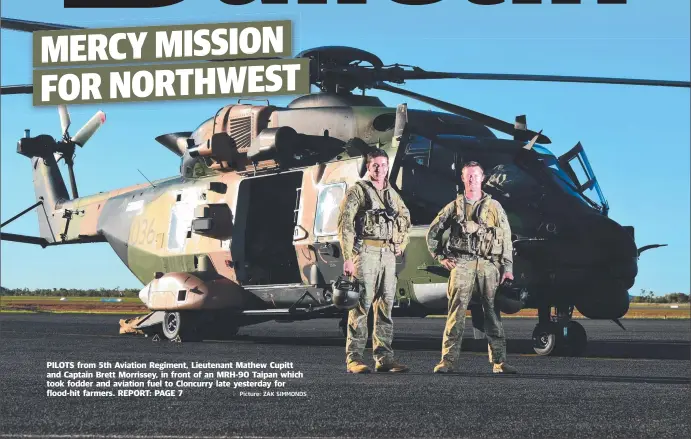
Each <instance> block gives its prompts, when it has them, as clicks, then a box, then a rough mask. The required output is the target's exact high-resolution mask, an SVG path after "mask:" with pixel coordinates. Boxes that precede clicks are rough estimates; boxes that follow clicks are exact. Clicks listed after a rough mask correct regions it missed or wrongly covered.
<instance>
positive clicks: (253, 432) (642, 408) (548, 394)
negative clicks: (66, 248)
mask: <svg viewBox="0 0 691 439" xmlns="http://www.w3.org/2000/svg"><path fill="white" fill-rule="evenodd" d="M121 317H122V316H103V315H68V314H63V315H57V314H51V315H32V314H5V315H0V354H1V361H0V364H1V365H0V373H1V376H2V379H1V381H2V388H1V392H2V393H1V394H2V398H0V400H1V401H0V404H1V407H0V435H1V436H19V435H22V436H23V435H41V436H47V435H65V436H66V435H69V436H79V435H81V436H83V437H84V436H89V435H99V436H100V435H112V436H119V437H133V436H140V437H152V436H154V437H155V436H167V437H176V436H208V437H211V436H225V437H265V436H270V437H276V436H279V437H491V438H499V437H626V438H630V437H655V438H661V437H689V433H690V432H691V429H690V426H689V417H688V413H689V402H690V401H689V399H690V398H689V390H690V387H691V386H690V378H689V372H690V371H691V362H690V352H691V350H690V343H689V340H690V336H691V329H690V327H689V325H690V321H689V320H624V321H623V324H624V325H625V326H626V328H627V331H623V330H622V329H621V328H619V327H617V326H616V325H615V324H614V323H612V322H607V321H591V320H581V321H580V322H581V323H582V324H583V326H584V327H585V328H586V330H587V331H588V337H589V340H590V343H589V346H588V350H587V352H586V354H585V356H584V357H581V358H569V357H539V356H536V355H534V353H533V350H532V344H531V341H530V337H531V333H532V330H533V327H534V325H535V323H536V322H535V320H533V319H506V320H505V330H506V332H507V334H508V337H509V341H508V346H509V355H508V362H509V363H510V364H512V365H514V366H516V367H517V368H518V369H519V374H518V375H513V376H503V375H493V374H491V373H490V372H491V368H490V365H489V363H488V361H487V351H486V344H484V343H482V342H480V341H473V340H470V339H467V340H464V345H463V349H464V351H463V353H462V355H461V361H460V365H459V367H461V370H460V371H459V372H458V373H456V374H453V375H447V376H443V375H442V376H440V375H433V374H432V368H433V367H434V365H435V363H436V362H437V361H438V359H439V348H440V344H441V331H442V328H443V325H444V320H443V319H430V318H428V319H414V318H397V319H395V320H394V322H395V328H396V339H395V342H394V349H395V350H396V354H397V357H398V358H399V359H400V360H401V361H403V362H405V363H406V364H408V365H409V366H410V367H411V371H410V372H409V373H407V374H375V373H372V374H369V375H351V374H346V373H345V363H344V341H343V339H342V338H341V337H340V334H339V331H338V329H337V321H336V320H313V321H306V322H295V323H284V324H279V323H263V324H260V325H256V326H252V327H246V328H242V329H241V330H240V334H239V337H238V338H237V339H236V340H230V341H206V342H203V343H183V344H180V343H170V342H167V341H164V342H152V340H151V338H144V337H143V336H131V335H118V334H117V330H118V327H119V326H118V320H119V319H120V318H121ZM468 320H469V319H468ZM471 336H472V330H471V327H470V325H468V326H466V333H465V337H466V338H468V337H471ZM367 355H368V356H369V358H370V363H371V350H370V349H368V351H367ZM47 362H74V363H76V362H82V363H87V362H94V363H99V362H110V363H111V366H112V365H114V364H115V362H138V363H146V364H147V366H148V363H149V362H159V363H160V362H169V363H182V362H186V363H187V364H188V365H191V364H192V362H198V363H203V362H214V363H222V362H233V363H235V362H259V363H267V365H268V364H269V363H271V362H275V363H292V367H293V369H290V370H292V371H293V372H301V373H302V375H303V377H302V378H293V379H290V378H277V379H272V378H269V379H255V378H253V377H252V375H251V371H253V370H254V371H263V372H270V373H273V372H276V370H272V369H269V368H266V369H244V371H247V372H249V374H250V377H249V378H248V379H238V378H237V377H236V379H226V380H225V381H226V382H230V383H231V384H232V382H246V381H249V382H260V381H261V382H274V381H282V382H284V383H286V384H285V387H283V388H280V389H276V388H273V387H272V388H270V389H268V391H273V392H275V393H274V396H247V394H248V393H254V392H258V393H259V394H260V395H261V394H263V390H265V389H262V388H243V389H233V388H217V387H215V386H214V387H213V388H194V387H191V388H181V389H179V390H182V391H183V392H182V395H181V396H177V395H176V396H169V397H162V396H161V397H154V396H142V397H134V396H130V397H124V396H122V397H117V396H113V397H107V396H89V397H85V396H72V397H70V396H52V397H49V396H47V390H48V388H47V387H46V382H47V381H67V380H66V379H65V378H64V376H63V377H62V378H60V379H47V378H46V374H47V373H48V372H55V371H56V370H61V371H63V372H64V371H65V370H68V371H71V372H90V373H94V372H95V371H99V372H103V373H106V372H109V371H121V370H124V371H126V372H137V371H140V372H147V373H150V372H158V371H157V369H152V368H148V367H145V368H138V369H105V368H96V369H76V368H73V369H64V368H63V369H49V368H47ZM175 370H176V371H180V372H184V370H183V369H175ZM199 370H201V369H199ZM218 370H219V369H206V370H205V371H206V372H212V373H213V374H214V375H215V374H216V372H217V371H218ZM230 370H233V369H230ZM235 370H236V371H238V372H239V371H240V369H235ZM286 370H288V369H286ZM192 371H197V369H192ZM169 372H170V370H169ZM200 380H201V379H200ZM200 380H196V381H197V382H198V381H200ZM72 381H78V380H77V379H73V380H72ZM85 381H89V382H93V381H111V382H115V381H130V380H128V379H113V380H103V379H98V380H97V379H86V380H85ZM139 381H146V379H144V380H139ZM154 381H155V380H154ZM170 381H174V380H172V379H171V380H170ZM187 381H195V379H193V378H192V379H188V380H187ZM208 381H216V379H214V380H208ZM219 381H224V380H223V379H221V380H219ZM75 389H76V388H70V390H75ZM176 389H178V388H176ZM55 390H62V389H59V388H55ZM91 390H109V391H115V389H113V388H111V389H94V388H91ZM279 391H285V392H292V394H293V396H278V395H277V392H279ZM241 392H244V393H243V394H242V395H241ZM301 392H302V393H304V395H305V396H298V395H300V394H301Z"/></svg>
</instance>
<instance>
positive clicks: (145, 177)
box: [137, 168, 156, 189]
mask: <svg viewBox="0 0 691 439" xmlns="http://www.w3.org/2000/svg"><path fill="white" fill-rule="evenodd" d="M137 171H139V168H137ZM139 173H140V174H142V177H144V178H146V175H144V173H143V172H142V171H139ZM146 181H148V182H149V184H150V185H151V186H153V188H154V189H155V188H156V186H155V185H154V184H153V183H152V182H151V180H149V179H148V178H146Z"/></svg>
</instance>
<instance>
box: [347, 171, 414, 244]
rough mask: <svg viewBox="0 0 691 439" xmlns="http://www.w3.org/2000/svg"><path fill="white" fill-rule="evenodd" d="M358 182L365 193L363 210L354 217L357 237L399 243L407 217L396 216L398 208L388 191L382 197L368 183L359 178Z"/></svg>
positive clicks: (403, 234) (407, 226)
mask: <svg viewBox="0 0 691 439" xmlns="http://www.w3.org/2000/svg"><path fill="white" fill-rule="evenodd" d="M356 184H358V185H359V186H360V187H361V188H362V191H363V192H364V194H365V206H364V210H362V211H361V213H359V214H358V215H357V217H356V219H355V231H356V233H357V238H358V239H359V240H362V239H377V240H383V241H390V242H392V243H393V244H394V245H398V244H401V243H402V242H403V239H404V238H405V233H407V231H408V228H409V227H410V223H409V222H408V220H407V218H405V217H401V216H398V209H397V208H396V205H395V204H394V202H393V200H392V199H391V194H390V191H388V190H387V191H384V199H382V197H381V196H379V194H378V193H377V191H376V190H375V189H374V188H373V187H372V186H371V185H369V184H368V183H366V182H364V181H362V180H360V181H358V182H357V183H356Z"/></svg>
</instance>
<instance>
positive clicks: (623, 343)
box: [210, 334, 691, 361]
mask: <svg viewBox="0 0 691 439" xmlns="http://www.w3.org/2000/svg"><path fill="white" fill-rule="evenodd" d="M210 341H211V340H210ZM230 342H240V343H255V344H275V345H283V346H334V347H344V346H345V339H344V338H342V337H340V336H333V337H310V336H304V335H302V336H299V337H287V336H286V337H280V336H259V335H244V334H238V335H236V336H235V337H234V338H233V339H232V340H231V341H230ZM371 347H372V342H371V340H369V341H368V342H367V348H368V349H371ZM393 349H394V350H401V351H435V352H438V351H439V350H440V349H441V334H439V336H432V335H423V336H411V335H402V336H399V337H397V338H395V339H394V342H393ZM461 350H462V352H476V353H485V354H486V353H487V342H486V340H484V339H480V340H475V339H472V338H464V339H463V343H462V345H461ZM507 353H508V354H519V355H535V356H536V354H535V351H534V350H533V342H532V340H530V339H512V338H508V339H507ZM554 356H562V355H560V354H558V353H557V354H556V355H554ZM564 356H565V355H564ZM581 357H583V358H608V359H652V360H686V361H688V360H689V359H691V350H690V349H689V342H687V341H670V340H644V341H636V340H592V341H589V342H588V346H587V348H586V351H585V353H584V354H583V355H581Z"/></svg>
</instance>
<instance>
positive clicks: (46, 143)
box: [3, 130, 70, 245]
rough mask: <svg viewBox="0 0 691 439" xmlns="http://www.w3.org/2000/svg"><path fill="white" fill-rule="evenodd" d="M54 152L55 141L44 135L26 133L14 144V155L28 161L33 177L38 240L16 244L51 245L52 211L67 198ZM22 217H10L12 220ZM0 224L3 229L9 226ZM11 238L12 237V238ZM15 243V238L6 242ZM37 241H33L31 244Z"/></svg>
mask: <svg viewBox="0 0 691 439" xmlns="http://www.w3.org/2000/svg"><path fill="white" fill-rule="evenodd" d="M56 150H57V142H55V140H54V139H53V138H52V137H51V136H49V135H46V134H42V135H39V136H36V137H29V133H28V130H27V133H26V136H25V137H24V138H22V139H20V140H19V142H17V153H19V154H21V155H23V156H26V157H28V158H29V159H31V170H32V174H33V182H34V193H35V194H36V204H35V205H34V206H36V207H38V227H39V233H40V235H41V237H40V238H32V237H24V238H32V239H31V240H21V239H17V240H19V241H20V242H29V243H39V242H38V241H41V242H40V243H41V245H44V244H52V243H55V242H56V240H57V239H56V235H57V234H59V232H56V230H55V226H56V224H55V223H56V220H57V219H56V218H55V210H56V209H57V207H58V205H60V204H61V203H64V202H65V201H68V200H69V199H70V196H69V193H68V192H67V186H66V185H65V180H64V179H63V178H62V174H61V173H60V169H59V168H58V163H57V160H56V157H55V155H56V154H55V153H56ZM24 213H26V211H24V212H22V214H20V215H18V216H16V217H15V218H12V220H10V221H13V220H14V219H16V218H17V217H19V216H21V215H23V214H24ZM10 221H7V222H5V223H3V226H4V225H6V224H7V223H9V222H10ZM3 235H4V236H3V239H8V238H7V235H6V234H3ZM12 236H14V235H12ZM9 240H15V239H9ZM35 240H37V242H34V241H35Z"/></svg>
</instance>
